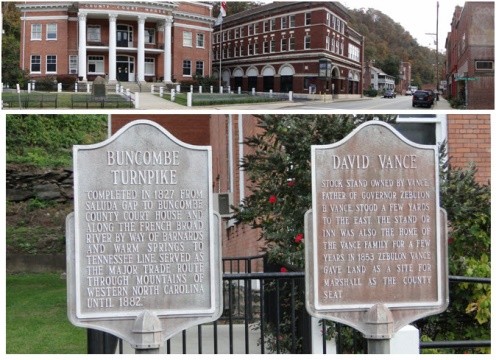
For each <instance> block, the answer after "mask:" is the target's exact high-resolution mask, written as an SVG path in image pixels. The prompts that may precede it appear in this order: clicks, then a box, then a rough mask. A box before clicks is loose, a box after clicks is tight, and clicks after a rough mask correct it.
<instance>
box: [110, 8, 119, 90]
mask: <svg viewBox="0 0 496 360" xmlns="http://www.w3.org/2000/svg"><path fill="white" fill-rule="evenodd" d="M116 22H117V14H109V81H117V73H116V67H117V65H116V64H117V25H116Z"/></svg>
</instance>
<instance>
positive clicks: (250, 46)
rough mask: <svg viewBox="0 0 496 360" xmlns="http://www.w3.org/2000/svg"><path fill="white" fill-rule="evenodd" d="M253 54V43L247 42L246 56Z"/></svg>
mask: <svg viewBox="0 0 496 360" xmlns="http://www.w3.org/2000/svg"><path fill="white" fill-rule="evenodd" d="M250 55H253V44H248V56H250Z"/></svg>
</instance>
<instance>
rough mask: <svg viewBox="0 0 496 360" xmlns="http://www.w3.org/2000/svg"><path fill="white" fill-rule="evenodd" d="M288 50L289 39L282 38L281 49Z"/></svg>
mask: <svg viewBox="0 0 496 360" xmlns="http://www.w3.org/2000/svg"><path fill="white" fill-rule="evenodd" d="M287 50H288V39H281V51H287Z"/></svg>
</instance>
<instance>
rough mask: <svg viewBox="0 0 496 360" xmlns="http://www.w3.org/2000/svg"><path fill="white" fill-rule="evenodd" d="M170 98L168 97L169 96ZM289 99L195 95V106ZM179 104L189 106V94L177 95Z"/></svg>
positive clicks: (241, 95) (242, 95)
mask: <svg viewBox="0 0 496 360" xmlns="http://www.w3.org/2000/svg"><path fill="white" fill-rule="evenodd" d="M167 96H168V95H167ZM285 100H288V99H287V97H285V98H281V97H279V96H274V97H269V96H259V95H250V94H198V93H195V94H193V106H209V105H227V104H256V103H266V102H275V101H285ZM175 102H176V103H177V104H179V105H183V106H186V105H187V94H186V93H180V94H176V101H175Z"/></svg>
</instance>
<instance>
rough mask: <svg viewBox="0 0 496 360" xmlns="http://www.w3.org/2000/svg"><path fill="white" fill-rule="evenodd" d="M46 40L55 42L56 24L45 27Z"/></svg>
mask: <svg viewBox="0 0 496 360" xmlns="http://www.w3.org/2000/svg"><path fill="white" fill-rule="evenodd" d="M46 39H47V40H57V24H47V25H46Z"/></svg>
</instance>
